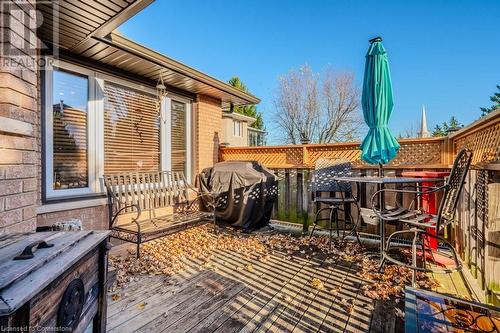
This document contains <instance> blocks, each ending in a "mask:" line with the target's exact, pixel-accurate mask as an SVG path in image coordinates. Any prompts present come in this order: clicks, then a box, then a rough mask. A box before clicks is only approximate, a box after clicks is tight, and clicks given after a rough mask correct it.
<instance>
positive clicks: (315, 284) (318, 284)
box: [311, 278, 325, 289]
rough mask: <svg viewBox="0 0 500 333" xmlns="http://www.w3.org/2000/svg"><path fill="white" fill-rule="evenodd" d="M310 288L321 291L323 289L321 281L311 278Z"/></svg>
mask: <svg viewBox="0 0 500 333" xmlns="http://www.w3.org/2000/svg"><path fill="white" fill-rule="evenodd" d="M311 286H312V287H313V288H316V289H323V288H324V287H325V286H324V284H323V281H321V280H320V279H318V278H313V279H312V280H311Z"/></svg>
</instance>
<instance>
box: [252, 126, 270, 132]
mask: <svg viewBox="0 0 500 333" xmlns="http://www.w3.org/2000/svg"><path fill="white" fill-rule="evenodd" d="M248 130H249V131H250V132H257V133H267V132H266V131H265V130H262V129H260V128H255V127H249V128H248Z"/></svg>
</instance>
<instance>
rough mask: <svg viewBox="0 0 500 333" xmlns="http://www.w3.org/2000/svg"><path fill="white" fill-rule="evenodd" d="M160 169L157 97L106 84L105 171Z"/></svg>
mask: <svg viewBox="0 0 500 333" xmlns="http://www.w3.org/2000/svg"><path fill="white" fill-rule="evenodd" d="M159 169H160V120H159V118H158V114H157V110H156V103H155V96H153V95H150V94H147V93H145V92H142V91H138V90H134V89H131V88H127V87H124V86H121V85H118V84H115V83H111V82H106V83H105V85H104V173H113V172H126V171H137V172H150V171H153V172H154V171H159Z"/></svg>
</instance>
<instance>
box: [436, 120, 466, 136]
mask: <svg viewBox="0 0 500 333" xmlns="http://www.w3.org/2000/svg"><path fill="white" fill-rule="evenodd" d="M462 127H464V125H462V124H461V123H460V122H459V121H458V120H457V118H455V116H452V117H451V118H450V120H449V121H447V122H446V121H445V122H443V124H442V125H441V126H440V125H439V124H438V125H436V126H435V127H434V130H433V131H432V136H446V135H448V132H450V131H456V130H457V129H460V128H462Z"/></svg>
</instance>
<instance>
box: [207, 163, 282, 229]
mask: <svg viewBox="0 0 500 333" xmlns="http://www.w3.org/2000/svg"><path fill="white" fill-rule="evenodd" d="M200 188H201V190H202V192H204V193H213V194H216V198H217V199H216V201H215V202H216V211H215V213H216V218H217V221H222V222H226V223H229V224H231V225H232V226H234V227H241V228H243V229H245V230H248V231H250V230H256V229H259V228H262V227H264V226H266V225H267V224H268V223H269V220H270V218H271V213H272V210H273V203H274V200H275V199H276V196H277V194H278V187H277V182H276V179H275V177H274V174H273V173H272V172H271V171H270V170H269V169H267V168H265V167H264V166H262V165H261V164H260V163H258V162H256V161H245V162H243V161H227V162H220V163H217V164H215V165H214V166H213V167H212V168H207V169H204V170H203V171H202V173H201V175H200ZM205 198H208V196H205ZM207 200H210V199H207Z"/></svg>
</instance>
